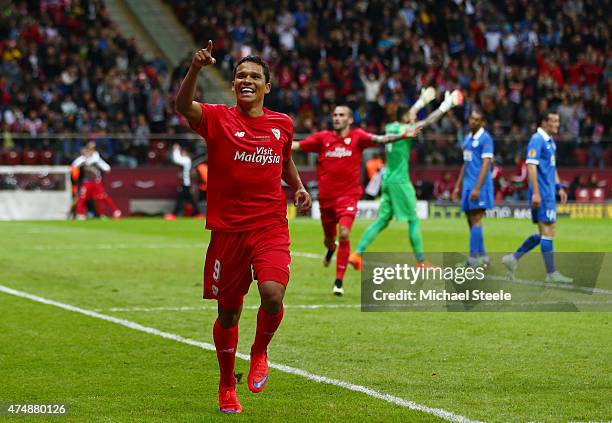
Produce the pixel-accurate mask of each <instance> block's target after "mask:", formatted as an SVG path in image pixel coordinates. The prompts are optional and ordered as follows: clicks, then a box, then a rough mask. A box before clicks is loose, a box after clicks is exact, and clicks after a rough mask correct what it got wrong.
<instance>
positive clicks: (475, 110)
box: [472, 105, 485, 120]
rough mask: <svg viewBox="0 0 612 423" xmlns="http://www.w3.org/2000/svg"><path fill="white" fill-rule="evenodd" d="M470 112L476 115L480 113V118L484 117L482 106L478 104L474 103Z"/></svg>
mask: <svg viewBox="0 0 612 423" xmlns="http://www.w3.org/2000/svg"><path fill="white" fill-rule="evenodd" d="M472 113H476V114H477V115H480V117H481V118H482V120H484V118H485V115H484V110H483V109H482V107H480V106H478V105H474V107H472Z"/></svg>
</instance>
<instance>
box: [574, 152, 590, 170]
mask: <svg viewBox="0 0 612 423" xmlns="http://www.w3.org/2000/svg"><path fill="white" fill-rule="evenodd" d="M574 157H575V158H576V163H577V164H578V166H586V165H587V162H588V161H589V152H588V151H587V149H586V148H577V149H576V151H574Z"/></svg>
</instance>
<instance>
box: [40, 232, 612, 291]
mask: <svg viewBox="0 0 612 423" xmlns="http://www.w3.org/2000/svg"><path fill="white" fill-rule="evenodd" d="M207 246H208V244H92V245H87V244H85V245H37V246H34V247H32V249H33V250H43V251H46V250H84V249H94V250H114V249H118V250H120V249H136V248H144V249H151V250H160V249H190V248H206V247H207ZM291 255H292V256H293V257H305V258H311V259H317V260H320V259H322V258H323V257H324V256H323V254H317V253H306V252H302V251H292V252H291ZM381 264H384V263H381ZM488 277H489V278H490V279H493V280H496V281H502V282H503V281H505V282H510V283H516V284H520V285H531V286H537V287H543V288H553V289H563V290H567V291H579V292H585V293H587V294H606V295H612V290H609V289H603V288H589V287H586V286H576V285H572V284H560V283H548V282H543V281H536V280H530V279H512V280H510V279H508V278H507V277H506V276H503V275H488Z"/></svg>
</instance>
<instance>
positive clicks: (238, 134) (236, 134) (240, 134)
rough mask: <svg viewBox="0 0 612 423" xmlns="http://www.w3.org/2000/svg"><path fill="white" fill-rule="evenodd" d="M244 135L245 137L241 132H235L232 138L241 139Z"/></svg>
mask: <svg viewBox="0 0 612 423" xmlns="http://www.w3.org/2000/svg"><path fill="white" fill-rule="evenodd" d="M244 135H245V133H244V132H242V131H236V133H235V134H234V136H235V137H238V138H242V137H244Z"/></svg>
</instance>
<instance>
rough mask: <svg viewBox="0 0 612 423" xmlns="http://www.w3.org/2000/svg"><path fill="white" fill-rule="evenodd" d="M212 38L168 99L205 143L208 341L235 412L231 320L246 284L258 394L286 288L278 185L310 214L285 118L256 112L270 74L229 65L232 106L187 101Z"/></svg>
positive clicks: (244, 62) (234, 324)
mask: <svg viewBox="0 0 612 423" xmlns="http://www.w3.org/2000/svg"><path fill="white" fill-rule="evenodd" d="M212 48H213V44H212V41H209V42H208V46H207V47H206V48H205V49H202V50H199V51H198V52H197V53H196V54H195V55H194V57H193V60H192V62H191V66H190V68H189V71H188V72H187V75H186V76H185V79H184V80H183V82H182V83H181V87H180V89H179V92H178V94H177V97H176V110H177V111H178V112H179V113H181V114H182V115H183V116H185V117H186V118H187V120H188V121H189V124H190V126H191V127H192V129H193V130H195V131H196V132H197V133H198V134H200V135H201V136H202V137H203V138H204V140H205V141H206V143H207V146H208V191H207V200H208V208H207V216H206V227H207V228H208V229H211V230H212V233H211V239H210V244H209V246H208V251H207V253H206V261H205V264H204V298H210V299H216V300H217V302H218V317H217V320H216V321H215V324H214V327H213V338H214V342H215V347H216V350H217V359H218V361H219V370H220V381H219V409H220V410H221V411H222V412H225V413H239V412H241V411H242V406H241V405H240V402H239V401H238V398H237V396H236V378H235V377H234V362H235V356H236V346H237V345H238V320H239V319H240V313H241V311H242V302H243V297H244V295H245V294H246V293H247V292H248V290H249V286H250V284H251V282H252V280H253V279H257V287H258V290H259V294H260V297H261V305H260V307H259V312H258V313H257V329H256V333H255V341H254V343H253V346H252V347H251V362H250V371H249V377H248V386H249V389H250V390H251V391H252V392H261V390H262V389H263V388H264V386H265V385H266V382H267V381H268V361H267V348H268V344H269V343H270V340H271V339H272V336H273V335H274V333H275V332H276V330H277V328H278V327H279V325H280V323H281V320H282V318H283V297H284V295H285V288H286V286H287V283H288V282H289V265H290V261H291V257H290V255H289V230H288V224H287V218H286V212H287V210H286V208H287V205H286V198H285V194H284V193H283V190H282V188H281V179H282V180H284V181H285V182H286V183H287V184H288V185H289V186H290V187H291V188H293V189H294V190H295V202H296V204H297V205H298V206H301V207H302V209H303V210H307V209H309V208H310V204H311V200H310V196H309V195H308V193H307V192H306V190H305V189H304V186H303V185H302V181H301V180H300V177H299V175H298V172H297V169H296V167H295V164H294V163H293V160H292V159H291V142H292V139H293V122H292V120H291V118H290V117H289V116H287V115H285V114H282V113H277V112H274V111H272V110H268V109H266V108H264V107H263V103H264V96H265V95H266V94H267V93H269V92H270V87H271V86H270V71H269V68H268V66H267V65H266V63H265V62H263V60H261V58H259V57H257V56H247V57H244V58H243V59H241V60H240V61H239V62H238V64H237V65H236V67H235V68H234V75H233V81H232V91H233V93H234V95H235V97H236V105H235V106H232V107H228V106H225V105H222V104H206V103H199V102H196V101H193V98H194V95H195V90H196V83H197V79H198V74H199V72H200V70H201V69H202V67H205V66H208V65H213V64H214V63H215V62H216V60H215V59H214V57H213V56H212Z"/></svg>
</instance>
